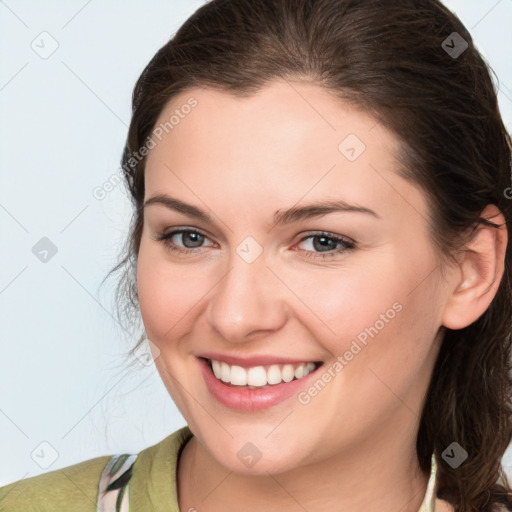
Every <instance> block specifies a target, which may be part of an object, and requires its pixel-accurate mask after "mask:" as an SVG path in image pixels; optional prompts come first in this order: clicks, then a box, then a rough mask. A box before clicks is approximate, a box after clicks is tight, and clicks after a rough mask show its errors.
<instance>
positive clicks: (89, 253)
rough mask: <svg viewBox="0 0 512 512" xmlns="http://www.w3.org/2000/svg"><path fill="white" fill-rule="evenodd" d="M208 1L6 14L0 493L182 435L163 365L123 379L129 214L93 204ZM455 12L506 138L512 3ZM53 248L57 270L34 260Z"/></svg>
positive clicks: (46, 7)
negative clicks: (161, 53) (158, 56)
mask: <svg viewBox="0 0 512 512" xmlns="http://www.w3.org/2000/svg"><path fill="white" fill-rule="evenodd" d="M202 3H203V2H201V1H191V0H172V1H171V0H168V1H156V0H153V1H149V2H142V1H137V2H136V1H133V0H131V1H123V2H121V1H115V2H114V1H99V0H90V1H85V0H81V1H76V0H73V1H67V2H57V1H46V2H44V3H43V2H41V3H40V2H36V1H34V0H33V1H26V0H18V1H15V0H6V1H5V2H2V1H0V34H2V41H1V43H0V112H1V118H0V119H1V123H0V130H1V132H0V162H1V167H0V180H1V181H0V228H1V235H2V236H1V242H0V243H1V251H0V312H1V318H2V320H1V322H0V336H1V338H0V339H1V356H0V433H1V436H0V453H1V455H0V485H3V484H6V483H9V482H11V481H14V480H17V479H20V478H26V477H29V476H34V475H37V474H39V473H42V472H44V471H49V470H54V469H58V468H61V467H64V466H68V465H70V464H73V463H76V462H80V461H83V460H86V459H89V458H92V457H96V456H100V455H105V454H112V453H117V452H121V451H128V452H137V451H139V450H141V449H143V448H145V447H147V446H149V445H150V444H153V443H156V442H158V441H160V440H161V439H163V438H164V437H166V436H167V435H169V434H170V433H171V432H173V431H174V430H176V429H177V428H179V427H181V426H183V425H184V424H185V422H184V420H183V418H182V417H181V415H180V413H179V412H178V410H177V409H176V407H175V406H174V404H173V403H172V401H171V400H170V398H169V396H168V394H167V392H166V390H165V388H164V386H163V385H162V383H161V381H160V378H159V376H158V374H157V372H156V370H155V367H154V365H152V364H151V365H149V366H145V365H144V364H142V363H140V362H139V361H138V360H135V361H134V365H133V366H132V367H130V366H128V365H127V360H126V358H125V352H126V351H127V350H128V348H129V347H130V346H131V345H132V344H133V342H134V340H133V339H131V338H129V337H128V336H127V335H126V334H125V333H124V332H123V331H122V329H120V328H119V327H118V326H117V324H116V323H115V321H114V320H113V318H112V316H111V312H112V311H113V298H112V289H113V286H112V285H113V282H111V283H110V285H107V286H105V287H103V288H102V289H101V290H100V288H99V285H100V281H101V280H102V278H103V277H104V276H105V275H106V273H107V272H108V270H109V269H110V268H111V267H112V266H113V265H114V264H115V262H116V258H117V255H118V252H119V249H120V247H121V245H122V243H123V241H124V237H125V235H126V232H127V227H128V221H129V218H130V204H129V202H128V200H127V198H126V196H125V195H124V193H123V188H122V187H119V186H118V187H114V190H112V191H111V192H110V193H108V194H107V195H106V197H105V199H103V200H98V199H96V198H95V197H94V196H93V190H94V189H95V188H96V187H98V186H102V185H103V184H104V183H105V182H106V181H108V180H109V179H113V180H114V179H115V175H116V172H117V170H118V169H119V159H120V155H121V151H122V148H123V145H124V142H125V137H126V132H127V125H128V123H129V119H130V99H131V93H132V89H133V86H134V84H135V81H136V79H137V77H138V76H139V74H140V72H141V71H142V69H143V68H144V66H145V65H146V64H147V62H148V61H149V59H150V58H151V57H152V56H153V54H154V53H155V52H156V50H157V49H158V48H160V46H162V45H163V44H164V43H165V42H166V41H167V40H168V39H169V38H170V37H171V35H172V34H173V33H174V32H175V30H176V29H177V28H178V27H179V25H181V23H183V21H184V20H185V19H186V18H187V17H188V16H189V15H190V14H191V13H192V12H193V11H194V10H195V9H196V8H197V7H199V6H200V5H202ZM445 3H446V5H447V6H448V7H450V8H451V9H453V10H454V11H455V12H456V13H457V14H458V15H459V16H460V17H461V19H462V21H463V22H464V23H465V24H466V26H467V27H468V28H469V29H470V30H471V32H472V34H473V36H474V39H475V42H476V44H477V46H478V48H479V49H480V50H481V52H482V53H483V54H484V56H485V57H486V58H487V60H488V62H489V63H490V64H491V66H492V67H493V69H494V70H495V72H496V74H497V75H498V77H499V79H500V92H499V100H500V105H501V109H502V112H503V116H504V118H505V122H506V124H507V126H508V129H509V131H510V130H511V128H512V67H511V65H510V54H511V50H512V35H511V34H512V32H511V30H510V27H511V26H512V0H500V1H496V0H473V1H468V0H449V1H446V2H445ZM43 31H46V32H48V33H49V34H51V37H50V36H41V37H45V38H46V39H45V49H46V50H48V49H49V48H51V44H56V43H52V39H51V38H53V39H55V40H56V41H57V43H58V48H57V50H56V51H55V52H54V53H53V54H52V55H51V56H49V57H48V58H47V59H42V58H40V57H39V55H38V54H37V53H36V52H35V51H34V50H33V49H32V47H31V44H34V45H36V44H40V43H38V41H40V38H38V36H39V34H41V32H43ZM34 40H35V43H32V42H33V41H34ZM40 51H42V49H41V50H40ZM113 177H114V178H113ZM44 236H46V237H48V238H49V239H50V240H51V241H52V242H53V243H54V244H55V245H56V246H57V249H58V252H57V254H56V255H55V256H54V257H53V258H52V259H51V260H49V261H48V262H47V263H42V262H40V261H39V260H38V259H37V258H36V257H35V256H34V254H33V253H32V247H33V246H34V244H35V243H36V242H37V241H38V240H40V239H41V238H42V237H44ZM42 442H43V443H49V445H51V447H50V446H49V445H48V444H44V445H40V443H42ZM34 450H35V454H34V456H33V457H34V458H32V457H31V453H33V452H34ZM43 453H44V455H41V454H43ZM38 454H39V457H38ZM53 455H55V456H56V459H55V460H54V461H53V463H52V464H51V466H49V467H48V468H47V469H45V468H43V467H41V465H42V466H46V465H47V464H48V463H49V462H52V458H54V457H53ZM36 461H38V462H39V463H40V465H38V464H37V463H36ZM504 462H505V464H507V466H512V453H511V452H510V451H509V452H508V453H507V456H506V457H505V460H504Z"/></svg>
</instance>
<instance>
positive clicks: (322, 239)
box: [299, 232, 355, 258]
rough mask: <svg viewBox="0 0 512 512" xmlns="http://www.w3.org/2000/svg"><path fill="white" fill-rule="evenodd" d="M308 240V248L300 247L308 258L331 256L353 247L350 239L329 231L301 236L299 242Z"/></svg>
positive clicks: (353, 244)
mask: <svg viewBox="0 0 512 512" xmlns="http://www.w3.org/2000/svg"><path fill="white" fill-rule="evenodd" d="M306 241H308V243H307V245H308V246H309V249H300V250H301V252H304V253H306V254H305V256H307V257H310V258H318V257H319V258H325V257H331V256H334V255H337V254H340V253H342V252H346V251H348V250H350V249H354V248H355V243H354V242H353V241H352V240H349V239H347V238H343V237H340V236H335V235H333V234H331V233H323V232H322V233H316V234H311V235H308V236H305V237H303V238H302V239H301V240H300V242H299V244H300V243H303V242H306Z"/></svg>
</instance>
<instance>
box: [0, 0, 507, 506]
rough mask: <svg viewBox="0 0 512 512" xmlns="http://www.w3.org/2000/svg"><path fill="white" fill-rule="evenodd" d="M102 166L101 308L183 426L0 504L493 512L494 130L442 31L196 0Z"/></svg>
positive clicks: (249, 2)
mask: <svg viewBox="0 0 512 512" xmlns="http://www.w3.org/2000/svg"><path fill="white" fill-rule="evenodd" d="M123 169H124V170H125V173H126V180H127V184H128V186H129V189H130V192H131V196H132V199H133V203H134V217H133V223H132V229H131V232H130V237H129V240H128V244H127V252H126V254H125V255H124V258H123V260H122V261H121V263H120V264H119V266H118V267H116V269H115V270H119V269H125V273H124V276H123V279H122V280H121V282H120V291H121V292H123V291H124V292H125V295H126V296H127V297H128V298H129V299H130V300H131V301H132V304H133V305H134V306H135V307H136V308H139V307H140V312H141V315H142V319H143V322H144V327H145V335H144V338H145V337H146V336H147V338H148V339H149V340H150V347H151V349H152V353H153V356H154V359H155V364H156V366H157V368H158V371H159V373H160V375H161V377H162V380H163V382H164V384H165V386H166V387H167V389H168V391H169V393H170V395H171V396H172V398H173V400H174V401H175V402H176V404H177V406H178V407H179V409H180V411H181V412H182V414H183V416H184V418H185V419H186V421H187V425H188V426H187V427H185V428H183V429H181V430H179V431H178V432H175V433H174V434H172V435H171V436H169V437H168V438H166V439H165V440H163V441H162V442H161V443H159V444H157V445H155V446H153V447H150V448H148V449H146V450H144V451H142V452H141V453H140V454H138V455H136V454H134V455H131V456H128V455H122V456H114V457H100V458H98V459H93V460H90V461H86V462H83V463H81V464H78V465H75V466H71V467H69V468H65V469H63V470H59V471H55V472H52V473H48V474H46V475H42V476H39V477H35V478H32V479H28V480H25V481H20V482H18V483H14V484H12V485H10V486H7V487H4V488H3V489H2V490H1V493H2V499H3V502H2V507H3V508H2V510H28V509H30V508H31V507H34V506H35V507H37V510H91V511H92V510H96V509H97V510H103V511H106V510H144V511H145V510H176V511H177V510H181V511H194V510H197V511H199V512H202V511H220V510H222V511H231V510H237V511H240V510H244V511H245V510H247V511H252V510H261V509H263V508H265V510H267V511H269V512H271V511H274V510H276V511H277V510H279V511H282V510H290V511H292V510H301V509H302V510H308V511H319V510H336V511H346V512H349V511H356V510H358V511H359V510H366V511H390V512H391V511H397V510H402V511H411V512H416V511H433V510H436V511H442V510H456V511H463V512H469V511H479V512H484V511H485V512H486V511H493V510H512V496H511V492H510V488H509V484H508V482H507V479H506V477H505V475H504V474H503V471H502V468H501V465H500V460H501V457H502V455H503V453H504V451H505V449H506V447H507V446H508V444H509V442H510V439H511V423H510V421H511V419H510V414H511V408H510V391H511V381H510V341H511V340H510V337H511V321H510V319H511V313H512V297H511V294H512V276H511V261H512V258H511V251H512V249H511V244H510V242H509V236H510V229H511V228H510V226H511V225H512V202H511V201H510V199H508V197H510V194H509V193H508V192H507V191H509V190H510V187H511V184H510V179H511V177H510V169H511V152H510V138H509V136H508V134H507V132H506V130H505V128H504V126H503V122H502V119H501V117H500V113H499V109H498V106H497V100H496V94H495V91H494V89H493V85H492V82H491V79H490V76H489V71H488V69H487V67H486V65H485V63H484V62H483V60H482V58H481V57H480V55H479V54H478V52H477V51H476V50H475V48H474V46H473V44H472V40H471V37H470V35H469V33H468V32H467V30H466V29H465V27H464V26H463V25H462V24H461V22H460V21H459V20H458V19H457V18H456V17H455V16H454V15H453V14H452V13H450V12H449V11H448V10H447V9H446V8H444V7H443V6H442V5H441V4H440V3H439V2H438V1H436V0H422V1H417V2H411V1H410V0H393V1H391V0H383V1H380V2H375V1H373V0H358V1H355V0H220V1H217V0H214V1H213V2H209V3H207V4H206V5H204V6H203V7H201V8H200V9H199V10H198V11H197V12H196V13H195V14H194V15H193V16H192V17H191V18H190V19H189V20H188V21H187V22H186V23H185V24H184V25H183V26H182V27H181V29H180V30H179V31H178V33H177V34H176V35H175V36H174V37H173V39H172V40H171V41H169V43H167V44H166V45H164V46H163V47H162V48H161V49H160V50H159V51H158V52H157V54H156V55H155V56H154V58H153V59H152V61H151V62H150V63H149V64H148V66H147V67H146V69H145V70H144V72H143V73H142V75H141V77H140V79H139V81H138V83H137V85H136V87H135V91H134V96H133V116H132V120H131V124H130V128H129V134H128V140H127V144H126V148H125V152H124V156H123ZM121 296H122V293H121ZM142 341H143V340H142V339H141V340H139V344H140V343H142Z"/></svg>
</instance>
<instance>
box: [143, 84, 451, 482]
mask: <svg viewBox="0 0 512 512" xmlns="http://www.w3.org/2000/svg"><path fill="white" fill-rule="evenodd" d="M187 105H188V106H187ZM172 116H173V117H172ZM166 122H167V125H164V123H166ZM155 134H156V136H155ZM152 139H153V142H154V143H156V146H154V147H152V149H151V150H150V154H149V156H148V160H147V166H146V176H145V186H146V189H145V201H146V202H148V204H146V206H145V209H144V227H143V233H142V240H141V245H140V252H139V256H138V291H139V300H140V306H141V312H142V317H143V320H144V325H145V328H146V333H147V336H148V338H149V339H150V340H151V341H152V342H153V343H154V344H155V346H156V347H157V348H158V350H159V355H158V357H156V360H155V362H156V366H157V368H158V371H159V373H160V375H161V377H162V379H163V382H164V384H165V386H166V387H167V389H168V391H169V393H170V394H171V396H172V397H173V399H174V400H175V402H176V404H177V406H178V407H179V409H180V411H181V412H182V414H183V416H184V417H185V420H186V421H187V423H188V425H189V426H190V428H191V429H192V431H193V432H194V434H195V435H196V437H197V438H198V440H199V442H200V444H201V445H202V446H203V447H204V448H206V450H207V451H208V452H209V453H210V454H211V455H212V456H213V457H214V459H215V460H217V461H218V462H219V463H220V464H222V465H223V466H225V467H227V468H229V469H230V470H232V471H236V472H242V473H243V472H245V473H253V474H256V473H258V474H262V473H264V472H267V471H270V472H274V473H276V472H282V471H286V470H291V469H293V468H297V467H299V466H301V465H305V464H310V463H313V462H320V461H322V460H325V459H327V458H329V457H332V456H333V455H337V454H339V455H344V456H345V457H348V456H350V454H353V455H360V454H362V453H364V452H365V451H368V450H371V451H372V453H375V454H376V455H377V454H378V453H379V452H382V450H390V451H395V452H396V451H397V450H400V448H401V447H403V446H404V443H405V444H406V445H407V447H408V449H410V450H411V451H412V450H413V449H414V442H415V436H416V429H417V425H418V423H419V416H420V411H421V406H422V397H423V396H424V394H425V392H426V389H427V387H428V383H429V380H430V376H431V372H432V368H433V365H434V362H435V359H436V356H437V352H438V348H439V343H438V341H439V338H440V336H439V335H438V334H439V328H440V326H441V324H442V320H441V319H442V315H443V308H444V306H445V303H446V297H447V295H448V292H447V286H446V283H445V282H444V281H443V279H442V278H441V268H440V266H439V264H438V261H437V259H436V256H435V253H434V251H433V247H432V245H431V242H430V239H429V235H428V231H427V216H428V213H427V212H428V207H429V205H428V204H427V202H426V197H425V195H424V193H423V192H422V191H420V190H419V189H418V188H416V187H415V186H413V185H412V184H411V183H409V182H407V181H405V180H404V179H402V178H401V177H399V175H398V174H397V169H398V163H397V161H396V159H395V158H394V152H395V151H397V150H398V141H397V139H396V137H395V136H393V135H392V134H391V133H390V132H389V131H387V130H386V129H385V128H384V127H383V126H381V125H380V124H378V123H377V122H376V121H375V120H374V119H373V118H371V117H369V116H368V115H366V114H365V113H362V112H361V111H358V110H355V109H353V108H351V107H350V106H349V105H348V104H347V103H344V102H342V101H340V100H339V99H335V98H334V97H333V96H331V95H330V94H329V93H328V92H327V91H326V90H325V89H322V88H320V87H318V86H315V85H311V84H306V83H293V84H292V83H285V82H281V81H276V82H273V83H272V84H271V85H267V86H265V87H264V88H263V89H261V90H260V91H259V92H258V93H257V94H256V95H253V96H250V97H246V98H240V97H235V96H232V95H230V94H228V93H226V92H219V91H216V90H212V89H199V88H198V89H191V90H189V91H187V92H184V93H182V94H180V95H179V96H176V97H175V98H173V99H172V101H171V103H169V104H168V105H167V107H166V108H165V110H164V111H163V112H162V114H161V116H160V118H159V120H158V122H157V123H156V126H155V131H154V136H153V137H152ZM160 139H161V140H160ZM153 145H154V144H151V146H153ZM165 197H168V198H169V199H168V200H167V201H165V200H164V198H165ZM152 198H156V199H153V200H152ZM163 235H169V236H168V237H167V240H159V237H161V236H163ZM155 353H158V351H155ZM211 360H214V361H216V362H214V363H211V362H210V361H211ZM211 366H215V371H216V372H217V373H218V377H220V378H217V377H216V376H215V375H214V374H213V373H212V369H211ZM312 368H314V369H313V370H312V371H311V372H310V373H309V374H307V375H305V376H302V375H304V374H305V373H307V371H308V370H311V369H312ZM301 376H302V377H301ZM299 377H300V378H299ZM290 379H293V380H291V381H290ZM224 381H233V382H224ZM247 382H249V384H250V386H248V385H247V384H246V385H244V383H247ZM269 382H270V384H269ZM346 460H349V459H346ZM378 460H379V459H377V461H378Z"/></svg>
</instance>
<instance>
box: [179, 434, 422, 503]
mask: <svg viewBox="0 0 512 512" xmlns="http://www.w3.org/2000/svg"><path fill="white" fill-rule="evenodd" d="M386 434H388V435H386ZM414 434H415V433H414V432H412V431H411V432H407V435H406V437H405V438H401V439H398V440H397V439H396V438H397V436H396V428H395V431H394V432H389V433H386V432H384V431H383V430H382V431H381V432H380V434H379V436H378V437H376V436H374V437H372V439H371V440H367V441H366V442H364V443H358V444H357V448H354V449H348V450H345V451H344V452H343V453H338V454H336V455H334V456H332V457H331V458H329V459H326V460H323V461H322V462H321V463H315V464H311V465H304V466H301V467H299V468H295V469H293V470H292V471H288V472H285V473H279V474H276V475H272V474H270V473H268V474H267V475H256V476H250V475H249V476H248V475H243V474H239V473H234V472H233V471H231V470H229V469H228V468H226V467H224V466H222V465H221V464H219V463H218V461H216V460H215V459H214V458H213V457H212V456H211V454H210V453H209V452H208V451H207V450H206V449H205V448H204V447H203V446H202V445H201V444H200V443H199V442H198V441H197V439H196V438H195V437H193V438H192V439H191V440H190V441H189V442H188V443H187V445H186V446H185V448H184V450H183V452H182V455H181V457H180V462H179V465H178V497H179V505H180V510H185V511H188V510H197V511H200V512H214V511H219V510H222V511H223V512H232V511H233V512H235V511H237V512H238V511H239V510H240V507H241V504H243V508H244V509H247V510H260V509H261V510H265V512H278V511H279V512H282V511H287V510H290V511H292V510H300V509H303V510H307V511H309V512H315V511H324V510H336V511H339V512H356V511H357V512H359V511H360V510H365V512H387V511H389V512H392V511H393V512H396V511H397V510H400V511H401V512H418V510H419V507H420V505H421V503H422V501H423V498H424V495H425V492H426V488H427V482H428V479H429V476H430V475H429V474H425V473H422V472H421V470H420V468H419V465H418V460H417V457H416V452H415V439H416V438H415V435H414Z"/></svg>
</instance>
